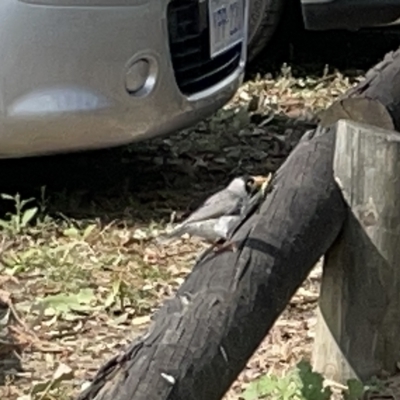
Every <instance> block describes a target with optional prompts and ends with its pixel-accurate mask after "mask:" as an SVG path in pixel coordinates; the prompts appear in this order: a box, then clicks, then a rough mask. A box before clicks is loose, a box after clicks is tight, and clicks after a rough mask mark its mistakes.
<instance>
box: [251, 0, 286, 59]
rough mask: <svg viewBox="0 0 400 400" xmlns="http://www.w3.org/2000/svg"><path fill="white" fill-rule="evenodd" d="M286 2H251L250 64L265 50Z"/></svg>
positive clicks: (281, 0) (254, 0) (263, 0)
mask: <svg viewBox="0 0 400 400" xmlns="http://www.w3.org/2000/svg"><path fill="white" fill-rule="evenodd" d="M284 3H285V0H250V9H249V30H248V34H249V36H248V46H247V59H248V61H249V62H251V61H253V60H254V58H255V57H256V56H257V55H258V54H259V53H260V52H261V51H262V50H263V48H264V47H265V46H266V44H267V43H268V42H269V40H270V39H271V37H272V35H273V34H274V32H275V30H276V28H277V26H278V24H279V21H280V17H281V15H282V11H283V6H284Z"/></svg>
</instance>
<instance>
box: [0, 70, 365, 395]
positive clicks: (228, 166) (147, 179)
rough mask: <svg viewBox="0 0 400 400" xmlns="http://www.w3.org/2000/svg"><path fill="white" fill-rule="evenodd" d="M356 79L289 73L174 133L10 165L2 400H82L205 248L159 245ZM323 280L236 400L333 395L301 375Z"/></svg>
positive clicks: (0, 282)
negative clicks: (306, 387)
mask: <svg viewBox="0 0 400 400" xmlns="http://www.w3.org/2000/svg"><path fill="white" fill-rule="evenodd" d="M354 75H357V74H353V75H351V74H349V76H346V75H343V74H341V73H339V72H338V71H336V70H334V69H333V68H330V69H329V68H325V69H323V68H321V69H320V70H319V73H318V74H316V75H313V76H309V75H305V74H300V75H299V76H297V77H294V76H293V75H292V70H291V68H290V66H288V65H283V67H282V68H281V69H280V71H278V73H277V74H267V75H265V74H261V75H258V76H257V75H255V76H254V77H253V79H251V80H250V81H248V82H246V83H245V84H244V85H243V86H242V88H241V89H240V90H239V91H238V93H237V94H236V96H235V97H234V98H233V99H232V101H231V102H230V103H229V104H228V105H227V106H226V107H224V109H222V110H220V111H219V112H217V113H216V114H215V115H214V116H213V117H211V118H209V119H207V120H205V121H202V122H200V123H199V124H197V125H196V126H194V127H192V128H190V129H187V130H184V131H181V132H178V133H176V134H174V135H172V136H169V137H166V138H158V139H155V140H152V141H148V142H143V143H138V144H136V145H134V146H130V147H128V148H122V149H114V150H106V151H101V152H95V153H86V154H77V155H70V156H58V157H48V158H45V159H40V160H39V159H33V160H20V161H10V162H8V161H7V162H5V163H9V164H7V165H8V166H10V165H11V166H12V168H11V169H10V170H12V171H13V174H12V176H11V177H9V178H8V180H7V177H5V182H4V184H3V185H2V186H3V187H4V190H3V195H2V196H1V201H0V208H1V211H2V213H3V214H2V215H4V216H3V217H2V219H1V220H0V354H1V356H0V379H1V382H0V383H1V385H0V397H1V398H7V399H10V400H13V399H20V400H50V399H60V400H64V399H65V400H66V399H72V398H74V396H75V395H76V393H77V392H78V391H79V390H80V389H81V388H82V385H84V384H85V381H87V380H88V379H90V378H91V376H92V375H93V374H94V372H95V371H96V370H97V368H98V367H99V366H100V365H101V364H102V363H103V362H104V361H106V360H107V359H108V358H109V357H110V356H112V355H114V354H115V353H116V352H117V351H118V350H119V349H121V348H123V347H124V346H125V345H127V344H128V343H129V342H130V341H131V340H132V339H133V338H134V337H135V336H137V335H139V334H140V333H141V332H143V330H144V329H145V328H146V326H147V324H148V323H149V321H150V316H151V314H152V313H153V312H154V311H155V310H156V309H157V307H159V305H160V304H161V303H162V302H163V300H164V299H165V298H166V297H168V296H171V295H172V294H173V293H174V292H175V290H176V289H177V287H179V285H180V284H181V283H182V281H183V280H184V279H185V276H186V275H187V274H188V273H189V272H190V270H191V266H192V264H193V262H194V259H195V258H196V256H197V255H198V254H199V251H201V250H202V249H203V248H205V247H206V244H205V243H203V242H201V241H200V240H196V239H182V240H181V241H179V242H177V243H174V244H171V245H169V246H166V247H159V246H156V245H155V243H154V241H152V237H153V236H154V235H156V234H157V233H158V232H159V231H161V230H162V229H164V228H165V226H166V224H167V223H169V222H170V221H171V220H174V219H175V220H176V219H180V218H182V216H184V215H185V213H187V212H188V210H189V209H192V208H194V207H195V206H196V205H198V204H199V202H200V201H201V200H203V199H204V197H205V196H206V195H208V194H209V193H211V192H213V191H215V190H216V189H218V188H219V187H221V186H223V185H224V184H225V183H226V182H227V181H228V180H229V179H230V177H231V176H233V175H237V174H239V173H241V172H248V173H257V174H258V173H265V172H268V171H273V170H276V168H278V167H279V165H280V164H281V163H282V162H283V161H284V159H285V158H286V157H287V155H288V154H289V153H290V151H291V150H292V148H293V147H294V146H295V145H296V143H297V141H298V140H299V138H300V137H301V135H302V134H303V133H304V132H305V130H307V129H309V128H310V127H312V126H313V123H312V116H313V115H315V114H316V113H317V112H318V111H320V110H322V109H324V108H325V107H326V106H327V105H328V104H330V103H331V102H332V101H334V99H335V98H337V96H339V95H341V94H342V93H344V92H345V91H346V89H347V88H349V87H350V86H351V85H352V84H353V83H354V82H357V79H358V78H357V77H355V76H354ZM5 165H6V164H5ZM5 168H7V166H6V167H5ZM27 181H30V182H29V184H28V183H27ZM21 182H22V183H21ZM320 272H321V269H320V266H319V267H318V266H317V267H316V269H314V271H313V272H312V273H311V275H310V276H309V278H308V279H307V280H306V282H305V283H304V285H303V286H302V287H301V288H300V289H299V291H298V292H297V293H296V295H295V296H294V297H293V299H292V300H291V303H290V304H289V306H288V307H287V309H286V311H285V312H284V314H283V315H282V316H281V318H280V319H279V320H278V321H277V323H276V324H275V326H274V328H273V329H272V330H271V332H270V334H269V335H268V337H267V338H266V339H265V341H264V342H263V344H262V345H261V346H260V348H259V349H258V350H257V352H256V353H255V354H254V356H253V358H252V359H251V360H250V361H249V363H248V365H247V367H246V368H245V370H244V371H243V372H242V374H241V375H240V377H239V379H238V380H237V381H236V382H235V384H234V385H233V387H232V388H231V390H230V392H229V393H228V394H227V395H226V398H225V399H226V400H230V399H238V398H244V399H246V400H256V399H258V398H262V396H265V395H266V394H265V393H264V392H265V390H267V391H268V390H269V391H270V392H269V394H268V395H269V396H272V397H270V398H276V399H280V398H285V397H282V395H281V394H279V393H280V392H279V390H281V389H282V388H283V389H285V385H286V386H287V387H289V388H292V386H293V385H292V381H293V380H294V382H297V383H295V387H294V388H293V394H292V397H290V396H289V397H286V398H295V397H293V396H295V395H296V396H297V395H298V399H299V400H311V399H315V400H324V399H325V398H326V397H304V394H301V389H300V384H299V378H298V374H297V375H293V373H292V372H293V368H294V367H295V366H296V365H297V364H298V362H299V361H300V360H301V359H309V357H310V349H311V344H312V340H313V329H314V324H315V316H314V310H315V307H316V302H317V298H318V290H319V278H320ZM300 365H305V364H300ZM290 371H292V372H290ZM285 374H286V375H285ZM296 376H297V377H296ZM274 377H275V378H274ZM313 379H314V378H313ZM282 382H283V383H282ZM260 385H261V386H260ZM259 387H263V389H262V390H261V391H258V388H259ZM265 387H267V389H265ZM277 388H278V389H277ZM283 389H282V390H283ZM277 390H278V392H276V391H277ZM290 390H292V389H290ZM299 390H300V392H299ZM277 393H278V394H277ZM299 393H300V394H299ZM301 396H303V397H301ZM322 396H324V395H322ZM349 399H350V398H349Z"/></svg>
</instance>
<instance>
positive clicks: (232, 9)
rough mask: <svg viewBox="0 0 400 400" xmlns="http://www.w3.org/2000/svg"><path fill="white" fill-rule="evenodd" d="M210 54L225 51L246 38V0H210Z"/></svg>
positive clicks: (213, 55) (215, 54)
mask: <svg viewBox="0 0 400 400" xmlns="http://www.w3.org/2000/svg"><path fill="white" fill-rule="evenodd" d="M208 2H209V3H208V5H209V7H208V10H209V20H210V56H211V58H214V57H216V56H217V55H219V54H221V53H223V52H224V51H226V50H228V49H229V48H231V47H233V46H235V45H236V44H238V43H240V42H242V41H243V39H244V14H245V12H244V2H245V0H208Z"/></svg>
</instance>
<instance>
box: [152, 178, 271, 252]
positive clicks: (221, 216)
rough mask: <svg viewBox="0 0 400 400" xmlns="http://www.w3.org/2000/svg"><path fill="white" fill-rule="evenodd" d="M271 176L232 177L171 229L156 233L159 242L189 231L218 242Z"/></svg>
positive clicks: (225, 235)
mask: <svg viewBox="0 0 400 400" xmlns="http://www.w3.org/2000/svg"><path fill="white" fill-rule="evenodd" d="M268 179H269V176H263V175H257V176H253V175H242V176H238V177H235V178H234V179H232V180H231V181H230V183H229V184H228V186H227V187H225V188H224V189H222V190H220V191H218V192H217V193H214V194H213V195H212V196H210V197H209V198H207V199H206V200H205V202H204V203H203V204H202V205H201V206H200V207H199V208H198V209H196V210H195V211H194V212H193V213H191V214H190V215H189V217H188V218H186V219H185V220H184V221H183V222H182V223H180V224H178V225H177V226H176V227H175V228H174V229H173V230H172V231H171V232H170V233H167V234H163V235H160V236H158V237H157V242H158V243H159V244H167V243H169V242H170V241H171V240H174V239H175V238H177V237H180V236H182V235H183V234H185V233H188V234H189V235H191V236H198V237H201V238H203V239H205V240H206V241H208V242H211V243H213V244H216V243H217V242H219V241H220V240H221V239H227V238H228V237H229V234H230V230H231V229H232V228H233V227H234V226H236V225H237V224H238V223H239V222H240V219H241V214H242V212H243V210H244V209H245V208H246V206H247V203H248V201H249V200H250V199H251V198H252V197H253V196H254V195H255V194H256V193H257V192H258V191H259V190H260V189H261V188H262V186H263V185H264V184H265V182H267V181H268Z"/></svg>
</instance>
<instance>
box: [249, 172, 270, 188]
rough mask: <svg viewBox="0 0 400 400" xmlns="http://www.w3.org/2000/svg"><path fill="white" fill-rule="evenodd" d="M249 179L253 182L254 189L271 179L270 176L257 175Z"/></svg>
mask: <svg viewBox="0 0 400 400" xmlns="http://www.w3.org/2000/svg"><path fill="white" fill-rule="evenodd" d="M251 178H252V179H253V181H254V186H255V187H256V188H260V187H262V186H263V185H264V184H265V183H267V182H268V181H269V180H270V179H271V174H268V175H267V176H263V175H257V176H252V177H251Z"/></svg>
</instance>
